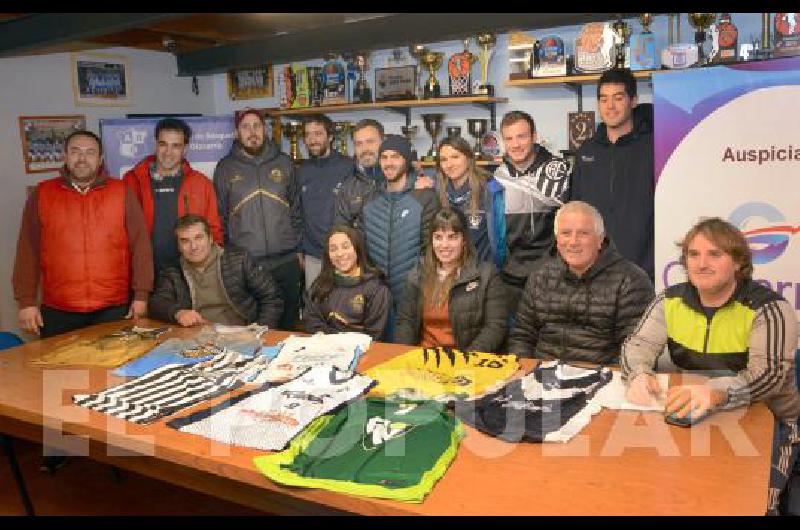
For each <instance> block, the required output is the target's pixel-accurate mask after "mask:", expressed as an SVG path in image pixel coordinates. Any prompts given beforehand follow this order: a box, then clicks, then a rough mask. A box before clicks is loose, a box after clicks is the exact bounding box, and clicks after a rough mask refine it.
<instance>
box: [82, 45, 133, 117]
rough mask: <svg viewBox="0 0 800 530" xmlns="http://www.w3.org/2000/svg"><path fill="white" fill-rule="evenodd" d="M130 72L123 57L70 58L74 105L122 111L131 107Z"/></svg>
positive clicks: (88, 54) (90, 56)
mask: <svg viewBox="0 0 800 530" xmlns="http://www.w3.org/2000/svg"><path fill="white" fill-rule="evenodd" d="M130 85H131V83H130V68H129V67H128V60H127V58H125V57H124V56H122V55H111V54H106V53H73V54H72V91H73V94H74V96H75V105H92V106H94V105H103V106H110V107H125V106H128V105H130V104H131V91H130V88H131V86H130Z"/></svg>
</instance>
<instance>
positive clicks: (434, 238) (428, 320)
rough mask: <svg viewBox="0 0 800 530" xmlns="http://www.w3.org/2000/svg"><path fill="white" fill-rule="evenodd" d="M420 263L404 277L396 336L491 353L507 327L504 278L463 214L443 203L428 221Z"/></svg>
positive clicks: (401, 340)
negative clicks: (479, 249)
mask: <svg viewBox="0 0 800 530" xmlns="http://www.w3.org/2000/svg"><path fill="white" fill-rule="evenodd" d="M429 237H430V240H429V241H428V245H427V249H426V251H425V255H424V257H423V260H422V263H421V264H420V265H418V266H417V267H415V268H414V269H412V271H411V272H410V273H409V274H408V278H407V280H406V287H405V291H404V292H403V298H402V299H401V300H400V304H399V308H398V313H397V328H396V331H395V337H394V339H395V340H394V342H397V343H401V344H413V345H420V346H423V347H426V348H427V347H434V346H445V347H455V348H458V349H459V350H461V351H482V352H490V353H494V352H497V351H499V349H500V348H501V347H502V345H503V343H504V341H505V339H506V334H507V331H508V326H507V317H508V309H507V304H506V302H505V300H504V293H505V291H504V289H503V288H502V280H501V279H500V276H499V275H498V273H497V270H496V269H495V267H494V265H492V264H491V263H489V262H485V261H480V260H478V259H477V258H476V256H475V250H474V249H473V246H472V243H471V242H470V240H469V234H468V225H467V220H466V217H465V215H464V214H463V213H462V212H461V211H460V210H458V209H454V208H443V209H441V210H439V212H438V213H437V214H436V215H435V216H434V218H433V221H432V223H431V232H430V236H429Z"/></svg>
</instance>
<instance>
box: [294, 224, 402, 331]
mask: <svg viewBox="0 0 800 530" xmlns="http://www.w3.org/2000/svg"><path fill="white" fill-rule="evenodd" d="M390 306H391V293H390V292H389V288H388V287H387V286H386V284H385V283H384V280H383V273H382V272H381V271H380V270H378V269H377V268H375V267H373V266H372V265H370V264H369V262H368V260H367V250H366V246H365V245H364V239H363V237H362V236H361V233H360V232H358V231H357V230H355V229H353V228H351V227H349V226H344V225H337V226H334V227H333V228H332V229H331V231H330V233H329V234H328V238H327V241H326V242H325V252H323V255H322V271H321V272H320V274H319V276H318V277H317V279H316V280H314V283H313V284H311V287H310V288H309V289H308V291H307V292H306V293H305V309H304V310H303V323H304V326H305V330H306V331H307V332H308V333H315V332H317V331H323V332H325V333H337V332H340V331H356V332H360V333H366V334H367V335H369V336H371V337H372V338H373V339H374V340H380V338H381V334H382V333H383V328H384V326H385V325H386V318H387V316H388V314H389V307H390Z"/></svg>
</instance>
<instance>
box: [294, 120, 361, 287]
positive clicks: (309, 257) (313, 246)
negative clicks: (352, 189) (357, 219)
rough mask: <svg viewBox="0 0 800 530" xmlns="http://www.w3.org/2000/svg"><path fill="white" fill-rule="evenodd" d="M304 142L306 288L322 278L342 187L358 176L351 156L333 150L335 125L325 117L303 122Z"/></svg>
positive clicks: (300, 183) (300, 174)
mask: <svg viewBox="0 0 800 530" xmlns="http://www.w3.org/2000/svg"><path fill="white" fill-rule="evenodd" d="M303 140H304V141H305V144H306V149H307V150H308V160H305V161H303V163H302V164H300V167H298V168H297V188H298V189H299V190H300V194H299V195H300V212H301V214H302V218H303V229H302V233H301V238H300V241H301V249H302V252H303V257H302V258H301V260H302V262H303V269H304V270H305V277H306V289H308V288H309V287H311V284H312V283H313V282H314V280H315V279H316V278H317V276H319V273H320V270H321V269H322V253H323V252H326V251H327V249H325V248H323V246H324V245H325V238H326V237H327V235H328V232H329V231H330V229H331V226H332V222H333V207H334V202H335V200H336V197H337V196H338V194H339V192H340V191H341V188H342V184H343V183H344V181H345V180H347V178H348V177H350V176H352V175H353V174H354V173H355V163H354V162H353V159H352V158H350V157H346V156H344V155H342V154H340V153H339V152H338V151H336V150H335V149H332V148H331V143H332V142H333V122H332V121H331V119H330V118H328V117H327V116H325V115H324V114H310V115H308V116H307V117H306V118H305V120H304V121H303Z"/></svg>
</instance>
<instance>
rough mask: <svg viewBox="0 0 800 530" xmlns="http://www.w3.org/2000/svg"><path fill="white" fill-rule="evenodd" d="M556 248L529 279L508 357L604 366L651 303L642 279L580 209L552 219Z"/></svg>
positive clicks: (595, 219) (591, 213)
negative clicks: (511, 354) (515, 355)
mask: <svg viewBox="0 0 800 530" xmlns="http://www.w3.org/2000/svg"><path fill="white" fill-rule="evenodd" d="M555 239H556V242H555V245H554V246H553V247H552V248H551V249H550V251H549V253H548V254H547V255H546V256H543V257H542V258H541V259H539V260H538V261H537V262H536V264H535V265H534V268H533V271H532V272H531V274H530V275H529V276H528V280H527V282H526V283H525V288H524V289H523V293H522V298H521V300H520V303H519V307H518V308H517V315H516V325H515V327H514V329H513V330H512V332H511V335H510V340H509V353H515V354H517V355H519V356H521V357H535V358H539V359H545V358H546V359H552V358H557V359H561V360H565V361H589V362H594V363H602V364H608V363H612V362H616V361H617V360H618V358H619V352H620V348H621V347H622V343H623V342H624V341H625V339H626V338H627V337H628V335H630V334H631V333H633V331H634V328H635V327H636V324H637V322H638V321H639V318H640V317H641V316H642V313H644V310H645V308H646V307H647V305H648V304H649V303H650V301H651V300H652V299H653V297H654V292H653V284H652V283H651V282H650V278H649V277H648V276H647V274H646V273H645V272H644V271H643V270H642V269H641V268H639V267H638V266H636V265H635V264H633V263H632V262H631V261H628V260H626V259H625V258H623V257H622V256H621V255H620V253H619V252H618V251H617V249H616V247H615V246H614V243H613V242H612V241H611V239H609V237H608V236H607V235H606V234H605V228H604V225H603V218H602V216H601V215H600V213H599V212H598V211H597V210H596V209H595V208H594V207H593V206H591V205H589V204H587V203H585V202H582V201H572V202H568V203H566V204H564V205H563V206H562V207H561V208H560V209H559V210H558V212H557V213H556V217H555Z"/></svg>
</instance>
